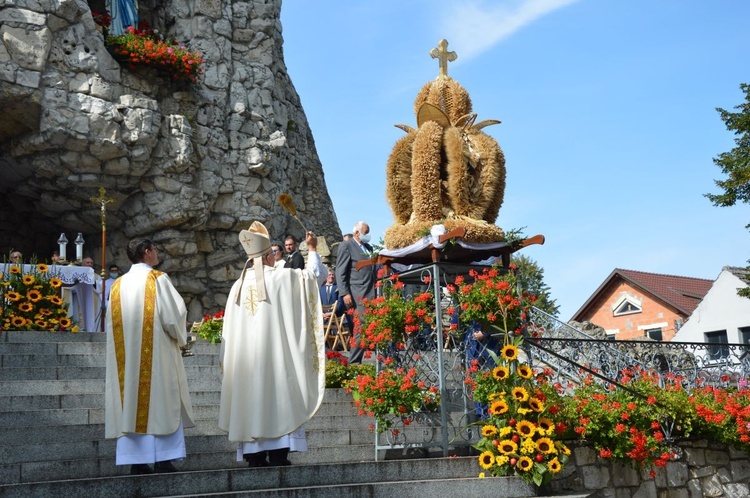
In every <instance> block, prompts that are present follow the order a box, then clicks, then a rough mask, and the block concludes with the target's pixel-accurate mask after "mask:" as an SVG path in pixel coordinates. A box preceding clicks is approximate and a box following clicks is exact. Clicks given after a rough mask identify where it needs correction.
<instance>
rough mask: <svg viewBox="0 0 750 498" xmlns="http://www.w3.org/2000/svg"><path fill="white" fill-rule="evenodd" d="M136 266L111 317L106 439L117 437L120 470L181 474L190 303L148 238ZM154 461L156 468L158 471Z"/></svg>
mask: <svg viewBox="0 0 750 498" xmlns="http://www.w3.org/2000/svg"><path fill="white" fill-rule="evenodd" d="M127 253H128V258H129V259H130V261H131V262H132V263H133V266H131V268H130V271H129V272H128V273H127V274H125V275H123V276H122V277H120V278H118V279H117V280H116V281H115V282H114V284H113V285H112V289H111V292H110V307H109V310H108V313H107V322H106V329H107V378H106V410H105V425H104V430H105V436H106V437H107V438H108V439H112V438H117V456H116V464H117V465H131V469H130V471H131V474H150V473H153V472H175V471H176V470H177V469H176V468H175V467H174V465H173V464H172V460H176V459H182V458H184V457H185V454H186V453H185V437H184V434H183V429H184V428H186V427H192V426H193V421H192V418H193V415H192V412H193V408H192V404H191V403H190V393H189V391H188V384H187V376H186V375H185V367H184V365H183V363H182V354H181V350H180V347H181V346H184V345H185V344H186V341H187V331H186V326H185V324H186V319H187V311H186V308H185V302H184V301H183V299H182V297H180V295H179V294H178V292H177V290H176V289H175V288H174V286H173V285H172V282H171V281H170V280H169V277H168V276H167V274H165V273H162V272H160V271H158V270H155V269H154V268H153V267H154V266H156V265H157V264H158V263H159V254H158V251H157V249H156V247H155V246H154V244H153V243H152V242H151V241H150V240H148V239H142V238H139V239H134V240H132V241H130V243H129V244H128V248H127ZM150 464H154V466H153V468H152V467H151V466H150Z"/></svg>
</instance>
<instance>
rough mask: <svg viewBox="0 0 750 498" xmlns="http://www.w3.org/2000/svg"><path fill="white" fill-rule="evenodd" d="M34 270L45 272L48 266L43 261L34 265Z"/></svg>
mask: <svg viewBox="0 0 750 498" xmlns="http://www.w3.org/2000/svg"><path fill="white" fill-rule="evenodd" d="M36 270H37V271H38V272H39V273H47V270H49V267H48V266H47V265H45V264H44V263H39V264H38V265H36Z"/></svg>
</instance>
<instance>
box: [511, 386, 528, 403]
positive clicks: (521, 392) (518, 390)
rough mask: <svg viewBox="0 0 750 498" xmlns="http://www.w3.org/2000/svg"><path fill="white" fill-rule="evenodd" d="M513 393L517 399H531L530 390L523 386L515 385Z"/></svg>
mask: <svg viewBox="0 0 750 498" xmlns="http://www.w3.org/2000/svg"><path fill="white" fill-rule="evenodd" d="M511 394H512V395H513V397H514V398H516V401H521V402H523V401H526V400H527V399H529V391H527V390H526V389H525V388H523V387H514V388H513V390H512V391H511Z"/></svg>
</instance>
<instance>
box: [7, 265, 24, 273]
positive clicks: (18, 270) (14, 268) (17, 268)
mask: <svg viewBox="0 0 750 498" xmlns="http://www.w3.org/2000/svg"><path fill="white" fill-rule="evenodd" d="M8 271H9V272H10V274H11V275H20V274H21V267H20V266H11V267H10V269H9V270H8Z"/></svg>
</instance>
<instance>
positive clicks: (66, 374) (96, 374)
mask: <svg viewBox="0 0 750 498" xmlns="http://www.w3.org/2000/svg"><path fill="white" fill-rule="evenodd" d="M185 374H186V375H187V379H188V382H192V381H193V380H194V379H214V380H216V382H217V383H218V384H219V385H220V384H221V370H219V367H218V366H212V365H186V366H185ZM105 375H106V367H105V366H104V365H103V364H102V366H86V367H84V366H75V367H72V366H45V367H38V366H37V367H3V368H2V369H0V381H4V380H17V381H22V380H70V379H104V378H105Z"/></svg>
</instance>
